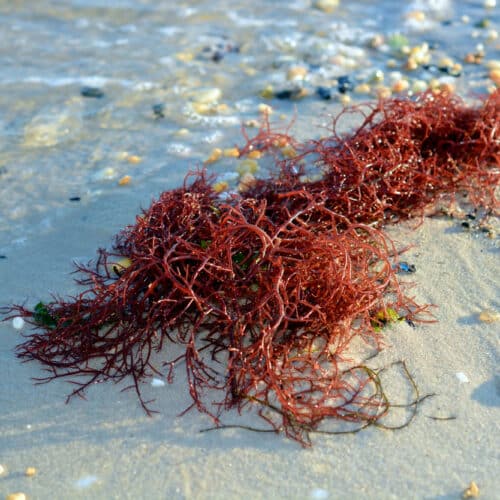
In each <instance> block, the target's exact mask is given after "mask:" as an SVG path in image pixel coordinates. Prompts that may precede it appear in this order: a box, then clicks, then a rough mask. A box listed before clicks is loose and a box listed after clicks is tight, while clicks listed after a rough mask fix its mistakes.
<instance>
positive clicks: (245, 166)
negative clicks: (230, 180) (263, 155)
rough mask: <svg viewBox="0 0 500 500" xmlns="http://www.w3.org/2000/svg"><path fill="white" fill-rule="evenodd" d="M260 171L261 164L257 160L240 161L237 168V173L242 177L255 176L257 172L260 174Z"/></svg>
mask: <svg viewBox="0 0 500 500" xmlns="http://www.w3.org/2000/svg"><path fill="white" fill-rule="evenodd" d="M258 170H259V164H258V163H257V162H256V161H255V160H252V159H249V158H246V159H244V160H242V161H240V162H239V164H238V166H237V167H236V171H237V172H238V173H239V174H240V175H241V176H244V175H245V174H247V173H250V174H255V173H256V172H258Z"/></svg>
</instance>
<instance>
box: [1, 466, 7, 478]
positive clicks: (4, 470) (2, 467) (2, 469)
mask: <svg viewBox="0 0 500 500" xmlns="http://www.w3.org/2000/svg"><path fill="white" fill-rule="evenodd" d="M6 472H7V469H6V468H5V467H4V466H3V465H2V464H0V476H1V475H2V474H5V473H6Z"/></svg>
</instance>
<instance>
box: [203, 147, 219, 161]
mask: <svg viewBox="0 0 500 500" xmlns="http://www.w3.org/2000/svg"><path fill="white" fill-rule="evenodd" d="M221 158H222V149H220V148H215V149H214V150H213V151H212V152H211V153H210V156H209V157H208V158H207V159H206V160H205V163H215V162H216V161H218V160H220V159H221Z"/></svg>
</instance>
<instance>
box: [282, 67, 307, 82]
mask: <svg viewBox="0 0 500 500" xmlns="http://www.w3.org/2000/svg"><path fill="white" fill-rule="evenodd" d="M306 76H307V68H305V67H304V66H292V67H291V68H290V69H289V70H288V72H287V74H286V77H287V80H304V78H305V77H306Z"/></svg>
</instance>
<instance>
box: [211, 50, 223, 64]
mask: <svg viewBox="0 0 500 500" xmlns="http://www.w3.org/2000/svg"><path fill="white" fill-rule="evenodd" d="M222 59H224V54H223V53H222V52H219V51H218V50H216V51H215V52H214V53H213V54H212V61H213V62H220V61H222Z"/></svg>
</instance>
